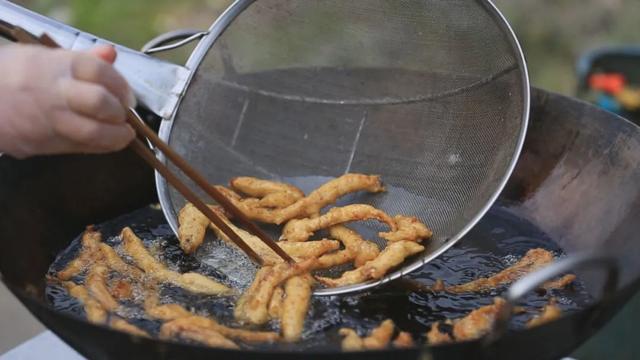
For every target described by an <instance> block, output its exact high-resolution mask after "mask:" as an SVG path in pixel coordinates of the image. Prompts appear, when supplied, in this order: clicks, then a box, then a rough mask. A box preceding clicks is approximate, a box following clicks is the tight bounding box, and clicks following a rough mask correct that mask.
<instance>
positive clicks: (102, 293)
mask: <svg viewBox="0 0 640 360" xmlns="http://www.w3.org/2000/svg"><path fill="white" fill-rule="evenodd" d="M108 273H109V269H108V268H107V267H106V266H104V265H101V264H94V265H93V266H92V267H91V268H90V269H89V274H88V275H87V279H86V281H85V286H86V288H87V290H88V291H89V295H91V296H92V297H93V298H94V299H95V300H97V301H98V302H99V303H100V305H102V307H103V308H104V309H105V310H107V311H115V310H116V309H117V308H118V306H119V305H118V302H117V301H116V299H114V298H113V296H111V293H110V292H109V288H107V275H108Z"/></svg>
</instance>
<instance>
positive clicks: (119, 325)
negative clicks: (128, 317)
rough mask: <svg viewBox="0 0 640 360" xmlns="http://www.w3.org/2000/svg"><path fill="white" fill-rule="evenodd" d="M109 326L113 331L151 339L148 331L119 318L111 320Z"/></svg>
mask: <svg viewBox="0 0 640 360" xmlns="http://www.w3.org/2000/svg"><path fill="white" fill-rule="evenodd" d="M109 326H111V328H113V329H116V330H120V331H122V332H126V333H129V334H131V335H135V336H142V337H146V338H148V337H150V336H149V334H148V333H147V332H146V331H144V330H142V329H140V328H139V327H137V326H135V325H133V324H130V323H129V322H127V321H125V320H124V319H121V318H119V317H113V318H111V320H110V321H109Z"/></svg>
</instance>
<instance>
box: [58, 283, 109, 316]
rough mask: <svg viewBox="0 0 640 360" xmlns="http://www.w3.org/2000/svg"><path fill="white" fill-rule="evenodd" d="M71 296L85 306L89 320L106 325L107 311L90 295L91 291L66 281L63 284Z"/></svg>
mask: <svg viewBox="0 0 640 360" xmlns="http://www.w3.org/2000/svg"><path fill="white" fill-rule="evenodd" d="M62 284H63V285H64V287H65V288H67V291H69V295H71V296H73V297H74V298H76V299H78V301H80V303H82V305H83V306H84V311H85V313H86V314H87V320H89V322H92V323H94V324H104V323H106V322H107V311H106V310H105V309H104V308H103V307H102V305H100V303H99V302H98V301H97V300H96V299H94V298H92V297H91V295H89V291H88V290H87V288H86V287H84V286H82V285H76V284H75V283H73V282H71V281H65V282H63V283H62Z"/></svg>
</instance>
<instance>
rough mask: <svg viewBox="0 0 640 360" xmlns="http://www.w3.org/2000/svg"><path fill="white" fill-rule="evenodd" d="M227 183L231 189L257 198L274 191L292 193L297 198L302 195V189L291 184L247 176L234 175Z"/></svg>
mask: <svg viewBox="0 0 640 360" xmlns="http://www.w3.org/2000/svg"><path fill="white" fill-rule="evenodd" d="M229 185H230V186H231V188H232V189H233V190H236V191H239V192H241V193H243V194H246V195H248V196H252V197H258V198H263V197H265V196H267V195H270V194H275V193H292V194H295V195H297V196H298V197H299V198H302V197H304V193H303V192H302V190H300V189H298V188H297V187H295V186H293V185H291V184H287V183H282V182H277V181H271V180H263V179H258V178H255V177H249V176H239V177H235V178H233V179H231V181H229Z"/></svg>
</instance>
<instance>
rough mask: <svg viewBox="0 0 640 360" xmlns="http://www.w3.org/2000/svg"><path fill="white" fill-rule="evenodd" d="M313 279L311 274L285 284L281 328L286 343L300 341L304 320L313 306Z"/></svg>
mask: <svg viewBox="0 0 640 360" xmlns="http://www.w3.org/2000/svg"><path fill="white" fill-rule="evenodd" d="M312 283H313V278H312V277H311V275H309V274H305V275H300V276H294V277H292V278H289V279H288V280H287V281H286V282H285V284H284V292H285V298H284V300H283V303H282V313H281V315H280V326H281V328H282V336H283V338H284V340H285V341H288V342H295V341H298V340H300V337H301V336H302V329H303V328H304V319H305V318H306V317H307V313H308V312H309V305H310V304H311V284H312Z"/></svg>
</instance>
